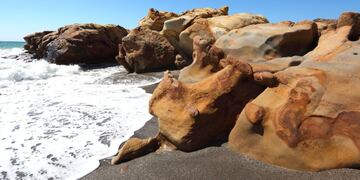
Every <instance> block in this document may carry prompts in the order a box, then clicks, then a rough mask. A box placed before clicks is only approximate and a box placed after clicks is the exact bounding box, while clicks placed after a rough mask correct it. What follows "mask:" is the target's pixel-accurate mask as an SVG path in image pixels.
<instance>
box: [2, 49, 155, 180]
mask: <svg viewBox="0 0 360 180" xmlns="http://www.w3.org/2000/svg"><path fill="white" fill-rule="evenodd" d="M2 51H4V50H2ZM2 51H0V53H3V55H9V54H16V53H15V52H16V51H17V53H21V52H22V51H18V50H9V51H8V54H6V53H5V52H2ZM119 73H120V75H121V74H125V70H124V69H123V68H122V67H108V68H103V69H93V70H86V71H85V70H82V69H81V68H80V67H79V66H59V65H54V64H49V63H47V62H46V61H44V60H39V61H33V62H29V63H25V62H22V61H16V60H13V59H4V58H0V127H1V131H0V152H1V156H0V173H1V174H0V179H6V178H8V179H17V178H18V179H19V178H20V179H48V178H54V179H76V178H79V177H81V176H83V175H85V174H87V173H89V172H90V171H92V170H94V169H95V168H96V167H97V166H98V165H99V162H98V160H99V159H102V158H105V157H109V156H111V155H114V154H115V153H116V151H117V148H118V146H119V144H120V143H121V142H123V141H124V140H126V139H127V138H128V137H130V136H131V135H132V134H133V132H134V130H136V129H138V128H140V127H141V126H143V124H144V123H145V122H146V121H147V120H148V119H150V118H151V115H150V114H149V113H148V100H149V98H150V95H149V94H146V93H145V91H144V90H142V89H140V88H138V87H139V86H142V85H144V84H149V83H154V82H156V81H159V79H157V78H154V77H147V78H146V79H144V77H143V76H141V75H136V74H131V75H130V76H129V77H131V78H129V79H127V76H123V77H122V78H119ZM126 79H127V80H126ZM1 176H2V178H1Z"/></svg>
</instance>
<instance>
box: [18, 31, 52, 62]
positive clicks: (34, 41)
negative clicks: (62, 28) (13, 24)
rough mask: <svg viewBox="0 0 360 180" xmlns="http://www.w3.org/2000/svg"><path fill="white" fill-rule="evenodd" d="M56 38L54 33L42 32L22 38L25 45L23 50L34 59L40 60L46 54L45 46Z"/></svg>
mask: <svg viewBox="0 0 360 180" xmlns="http://www.w3.org/2000/svg"><path fill="white" fill-rule="evenodd" d="M56 36H57V33H56V32H55V31H44V32H37V33H34V34H30V35H27V36H25V37H24V40H25V41H26V44H25V46H24V49H26V50H27V51H28V52H29V53H31V54H33V55H34V57H35V58H42V57H44V56H45V53H46V45H47V44H49V42H51V41H52V40H54V39H55V38H56Z"/></svg>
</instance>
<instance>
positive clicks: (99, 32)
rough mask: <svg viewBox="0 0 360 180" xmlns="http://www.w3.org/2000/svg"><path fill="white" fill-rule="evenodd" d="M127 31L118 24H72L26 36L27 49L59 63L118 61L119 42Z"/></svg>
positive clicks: (40, 56)
mask: <svg viewBox="0 0 360 180" xmlns="http://www.w3.org/2000/svg"><path fill="white" fill-rule="evenodd" d="M126 35H127V30H126V29H124V28H122V27H120V26H116V25H98V24H73V25H68V26H65V27H62V28H59V29H58V31H55V32H50V33H49V32H46V31H45V32H43V33H35V34H32V35H29V36H26V37H25V38H24V39H25V41H26V43H27V44H26V45H25V49H26V50H28V52H29V53H33V54H35V57H37V58H45V59H46V60H48V61H49V62H51V63H56V64H82V63H85V64H93V63H107V62H116V61H115V56H116V55H117V53H118V51H119V50H118V44H119V43H120V42H121V39H122V38H123V37H124V36H126Z"/></svg>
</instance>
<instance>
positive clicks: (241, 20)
mask: <svg viewBox="0 0 360 180" xmlns="http://www.w3.org/2000/svg"><path fill="white" fill-rule="evenodd" d="M260 23H268V20H267V19H266V18H265V17H264V16H261V15H254V14H245V13H243V14H234V15H231V16H216V17H212V18H200V19H197V20H195V21H194V22H193V23H192V25H191V26H189V27H188V28H186V29H185V30H183V31H182V32H181V33H180V34H179V41H178V46H179V47H180V48H181V49H182V50H184V51H185V53H186V54H188V55H189V56H191V54H192V52H193V38H194V37H195V36H201V37H202V38H203V39H207V40H208V41H213V42H215V40H217V39H218V38H220V37H221V36H223V35H225V34H226V33H228V32H229V31H231V30H233V29H239V28H242V27H245V26H248V25H251V24H260Z"/></svg>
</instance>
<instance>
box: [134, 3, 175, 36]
mask: <svg viewBox="0 0 360 180" xmlns="http://www.w3.org/2000/svg"><path fill="white" fill-rule="evenodd" d="M176 17H178V15H177V14H175V13H172V12H166V11H158V10H156V9H154V8H151V9H149V11H148V14H147V16H145V17H144V18H143V19H141V20H140V22H139V24H140V26H141V27H147V28H149V29H151V30H155V31H161V30H162V29H163V26H164V22H165V21H167V20H170V19H173V18H176Z"/></svg>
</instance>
